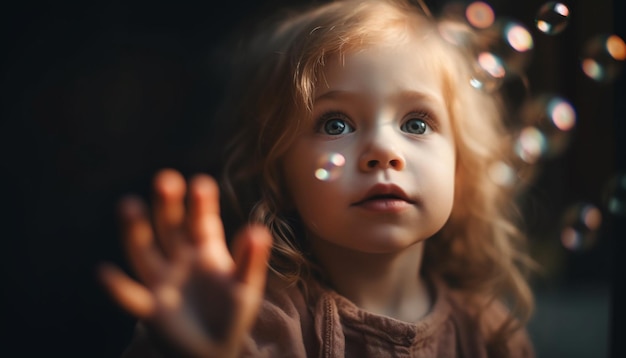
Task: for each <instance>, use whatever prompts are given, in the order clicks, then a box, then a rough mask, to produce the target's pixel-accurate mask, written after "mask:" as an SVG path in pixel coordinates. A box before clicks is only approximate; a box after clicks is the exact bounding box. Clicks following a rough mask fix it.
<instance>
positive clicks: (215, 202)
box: [188, 175, 233, 272]
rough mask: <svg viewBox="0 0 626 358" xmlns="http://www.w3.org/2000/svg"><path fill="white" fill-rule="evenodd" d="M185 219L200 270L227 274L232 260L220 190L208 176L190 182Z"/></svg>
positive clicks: (198, 177) (196, 177)
mask: <svg viewBox="0 0 626 358" xmlns="http://www.w3.org/2000/svg"><path fill="white" fill-rule="evenodd" d="M188 220H189V222H188V227H189V232H190V236H191V237H192V239H193V240H194V241H195V242H196V244H197V246H198V250H199V252H198V254H199V258H200V264H201V265H202V267H203V268H204V269H207V270H219V271H222V272H230V271H231V270H232V268H233V261H232V258H231V256H230V252H229V251H228V247H227V246H226V241H225V239H224V228H223V226H222V220H221V218H220V210H219V188H218V186H217V183H216V182H215V180H214V179H213V178H211V177H210V176H208V175H196V176H195V177H194V178H192V180H191V182H190V183H189V216H188Z"/></svg>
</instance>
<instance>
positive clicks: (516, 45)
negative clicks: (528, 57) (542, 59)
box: [503, 22, 534, 52]
mask: <svg viewBox="0 0 626 358" xmlns="http://www.w3.org/2000/svg"><path fill="white" fill-rule="evenodd" d="M503 31H504V37H505V38H506V40H507V42H508V44H509V46H511V48H513V49H514V50H515V51H517V52H526V51H528V50H530V49H532V48H533V46H534V42H533V37H532V35H531V34H530V32H528V30H527V29H526V28H525V27H524V26H522V25H521V24H518V23H515V22H509V23H507V24H506V25H505V26H504V30H503Z"/></svg>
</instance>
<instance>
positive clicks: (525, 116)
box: [515, 94, 576, 162]
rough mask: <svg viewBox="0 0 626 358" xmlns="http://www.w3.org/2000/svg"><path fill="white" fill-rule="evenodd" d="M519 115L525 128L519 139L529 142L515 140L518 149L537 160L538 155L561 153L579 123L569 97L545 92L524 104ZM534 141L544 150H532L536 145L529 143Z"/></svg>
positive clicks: (525, 156)
mask: <svg viewBox="0 0 626 358" xmlns="http://www.w3.org/2000/svg"><path fill="white" fill-rule="evenodd" d="M520 117H521V123H522V125H523V126H525V128H524V129H523V130H522V131H521V133H520V137H519V139H518V142H519V141H523V142H522V144H523V143H526V144H525V145H523V146H521V145H522V144H516V149H515V151H516V153H517V155H518V156H519V157H520V158H522V159H523V160H524V161H526V162H529V161H528V159H532V158H534V159H535V160H536V159H539V157H545V158H550V157H555V156H557V155H560V154H562V153H563V152H564V151H565V149H566V148H567V146H568V144H569V142H570V139H571V132H572V131H573V129H574V128H575V127H576V110H575V109H574V107H573V106H572V105H571V104H570V102H569V101H567V100H565V99H564V98H562V97H560V96H555V95H547V94H544V95H539V96H536V97H534V98H532V99H531V100H529V101H528V102H527V103H526V104H524V105H523V107H522V109H521V115H520ZM529 141H530V142H529ZM532 141H535V142H537V143H539V144H541V146H538V147H539V148H541V151H537V150H534V149H533V150H531V149H532V148H534V147H533V145H532V144H528V143H532ZM520 146H521V147H520ZM535 146H536V145H535ZM534 155H538V156H539V157H534Z"/></svg>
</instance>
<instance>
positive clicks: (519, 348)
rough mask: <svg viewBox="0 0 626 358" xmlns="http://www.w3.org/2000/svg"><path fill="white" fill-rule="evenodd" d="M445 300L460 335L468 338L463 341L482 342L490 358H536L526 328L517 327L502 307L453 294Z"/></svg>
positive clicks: (466, 294) (449, 294)
mask: <svg viewBox="0 0 626 358" xmlns="http://www.w3.org/2000/svg"><path fill="white" fill-rule="evenodd" d="M448 297H449V300H450V303H451V306H452V314H451V316H452V319H453V320H455V321H456V323H457V326H458V329H459V334H460V335H465V336H470V337H471V338H467V337H466V338H465V339H466V340H467V339H473V340H479V341H480V342H482V344H484V345H485V346H486V349H487V353H488V356H489V357H490V358H492V357H493V358H496V357H497V358H500V357H512V358H531V357H535V353H534V349H533V345H532V342H531V340H530V337H529V336H528V332H527V331H526V328H525V327H524V326H522V325H520V324H519V322H518V321H517V320H516V319H515V317H513V315H512V314H511V311H510V310H509V309H508V308H507V306H506V305H505V304H504V303H502V302H501V301H498V300H489V299H487V298H485V297H482V296H477V295H472V294H468V293H464V292H460V291H453V290H450V291H449V292H448ZM468 330H469V331H468ZM472 331H473V332H472Z"/></svg>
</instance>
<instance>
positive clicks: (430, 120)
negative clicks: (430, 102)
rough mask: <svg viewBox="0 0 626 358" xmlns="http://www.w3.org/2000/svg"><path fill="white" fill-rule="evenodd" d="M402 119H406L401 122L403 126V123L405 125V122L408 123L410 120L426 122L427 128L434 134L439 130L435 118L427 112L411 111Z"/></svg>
mask: <svg viewBox="0 0 626 358" xmlns="http://www.w3.org/2000/svg"><path fill="white" fill-rule="evenodd" d="M404 117H405V118H406V119H405V120H404V121H403V122H402V124H403V125H404V123H406V122H407V121H409V120H411V119H420V120H422V121H424V122H426V124H428V126H429V127H430V128H431V129H432V130H433V131H434V132H436V131H437V130H438V129H439V127H438V123H437V121H436V120H435V119H434V118H435V117H434V116H433V115H432V114H431V113H430V112H428V111H425V110H419V111H411V112H409V113H408V114H407V115H406V116H404Z"/></svg>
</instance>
